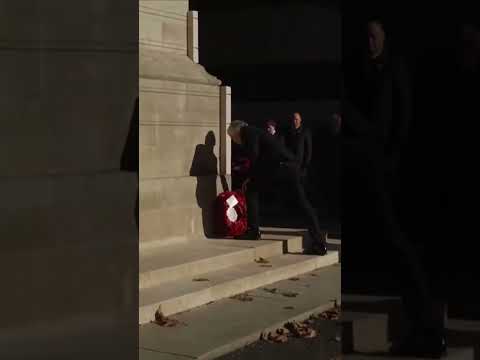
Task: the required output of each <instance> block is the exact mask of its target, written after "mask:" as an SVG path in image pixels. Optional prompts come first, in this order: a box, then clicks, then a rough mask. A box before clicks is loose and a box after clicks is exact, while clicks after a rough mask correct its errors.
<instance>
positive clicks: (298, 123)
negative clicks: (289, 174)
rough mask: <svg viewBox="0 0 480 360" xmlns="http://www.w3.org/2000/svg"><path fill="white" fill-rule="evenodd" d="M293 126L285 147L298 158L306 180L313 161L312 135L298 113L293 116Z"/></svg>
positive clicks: (302, 174) (301, 171)
mask: <svg viewBox="0 0 480 360" xmlns="http://www.w3.org/2000/svg"><path fill="white" fill-rule="evenodd" d="M291 125H292V126H291V128H290V131H289V132H288V133H287V136H286V138H285V145H286V146H287V148H288V149H289V150H290V151H291V152H292V153H293V154H294V155H295V156H296V158H297V161H298V163H299V164H300V173H301V176H302V178H303V179H304V180H305V178H306V176H307V171H308V167H309V166H310V162H311V161H312V133H311V131H310V129H308V128H306V127H305V126H304V125H303V124H302V116H301V115H300V113H298V112H296V113H294V114H293V117H292V124H291Z"/></svg>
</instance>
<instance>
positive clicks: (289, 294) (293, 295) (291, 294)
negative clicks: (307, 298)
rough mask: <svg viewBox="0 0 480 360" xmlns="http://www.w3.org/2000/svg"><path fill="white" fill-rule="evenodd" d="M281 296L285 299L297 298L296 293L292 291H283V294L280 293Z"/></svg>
mask: <svg viewBox="0 0 480 360" xmlns="http://www.w3.org/2000/svg"><path fill="white" fill-rule="evenodd" d="M282 295H283V296H286V297H297V296H298V293H296V292H293V291H285V292H283V293H282Z"/></svg>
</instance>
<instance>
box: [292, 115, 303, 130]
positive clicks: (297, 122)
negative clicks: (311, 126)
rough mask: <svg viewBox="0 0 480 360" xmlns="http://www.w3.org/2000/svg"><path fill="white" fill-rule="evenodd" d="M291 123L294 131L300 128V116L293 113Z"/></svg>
mask: <svg viewBox="0 0 480 360" xmlns="http://www.w3.org/2000/svg"><path fill="white" fill-rule="evenodd" d="M292 122H293V127H294V128H295V129H298V128H300V126H302V115H300V113H298V112H296V113H293V115H292Z"/></svg>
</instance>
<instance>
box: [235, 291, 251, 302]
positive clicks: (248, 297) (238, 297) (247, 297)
mask: <svg viewBox="0 0 480 360" xmlns="http://www.w3.org/2000/svg"><path fill="white" fill-rule="evenodd" d="M230 299H233V300H239V301H253V297H252V296H251V295H250V294H248V293H243V294H238V295H235V296H231V297H230Z"/></svg>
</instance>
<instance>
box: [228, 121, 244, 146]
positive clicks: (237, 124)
mask: <svg viewBox="0 0 480 360" xmlns="http://www.w3.org/2000/svg"><path fill="white" fill-rule="evenodd" d="M245 126H248V124H247V123H246V122H244V121H240V120H235V121H232V122H231V123H230V125H229V127H228V129H227V134H228V135H229V136H230V137H231V138H232V141H233V142H234V143H235V144H237V145H241V144H242V135H241V130H242V128H244V127H245Z"/></svg>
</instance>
